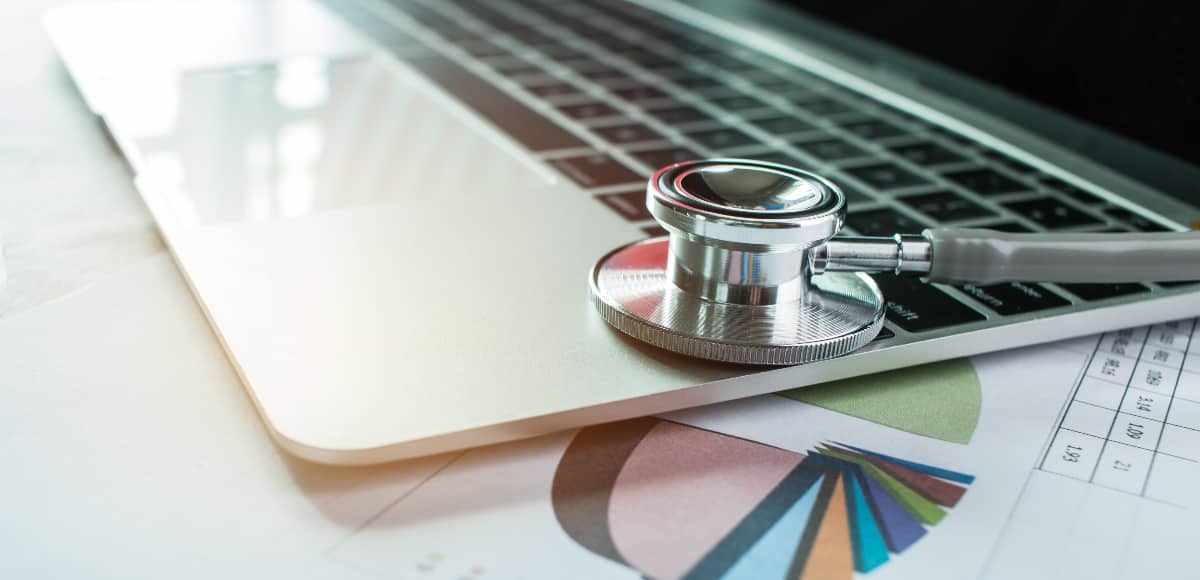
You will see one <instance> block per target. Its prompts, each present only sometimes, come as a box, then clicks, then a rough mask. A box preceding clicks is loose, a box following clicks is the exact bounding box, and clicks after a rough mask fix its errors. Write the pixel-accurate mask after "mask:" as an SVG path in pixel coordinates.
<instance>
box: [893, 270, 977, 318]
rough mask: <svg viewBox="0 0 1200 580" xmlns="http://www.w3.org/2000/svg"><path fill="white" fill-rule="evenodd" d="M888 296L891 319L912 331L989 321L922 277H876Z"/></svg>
mask: <svg viewBox="0 0 1200 580" xmlns="http://www.w3.org/2000/svg"><path fill="white" fill-rule="evenodd" d="M872 278H874V279H875V282H876V283H878V284H879V288H880V289H881V290H883V295H884V296H886V297H887V317H888V320H890V321H891V322H892V324H895V325H896V326H899V327H900V328H903V329H904V330H907V331H909V332H922V331H927V330H935V329H938V328H945V327H947V326H955V325H958V324H964V323H967V322H977V321H980V320H985V319H986V317H985V316H984V315H982V314H980V313H978V312H976V311H974V310H972V309H971V308H970V307H968V306H967V305H965V304H963V303H962V302H959V301H958V300H955V299H954V298H952V297H951V296H950V295H949V294H946V293H945V292H942V291H941V290H940V289H938V288H937V287H936V286H933V285H931V284H926V283H924V282H922V281H921V280H920V279H918V278H908V277H904V276H897V275H895V274H888V273H883V274H875V275H873V276H872Z"/></svg>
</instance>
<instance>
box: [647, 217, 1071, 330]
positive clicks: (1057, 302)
mask: <svg viewBox="0 0 1200 580" xmlns="http://www.w3.org/2000/svg"><path fill="white" fill-rule="evenodd" d="M643 197H645V196H643ZM958 289H959V290H962V292H963V293H964V294H966V295H967V296H970V297H971V298H972V299H974V300H975V301H977V302H979V303H980V304H983V305H984V306H987V307H988V308H991V309H992V310H994V311H996V312H998V313H1000V314H1021V313H1024V312H1036V311H1038V310H1045V309H1047V308H1057V307H1059V306H1066V305H1068V304H1070V303H1071V302H1070V301H1069V300H1067V299H1065V298H1063V297H1062V296H1059V295H1057V294H1055V293H1053V292H1051V291H1050V290H1047V289H1046V287H1045V286H1042V285H1040V284H1033V283H1029V282H1006V283H1002V284H991V285H987V286H976V285H974V284H965V285H962V286H959V287H958Z"/></svg>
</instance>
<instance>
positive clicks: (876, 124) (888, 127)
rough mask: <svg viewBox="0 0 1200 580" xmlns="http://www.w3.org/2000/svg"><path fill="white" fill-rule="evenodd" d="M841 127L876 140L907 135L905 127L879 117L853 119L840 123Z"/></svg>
mask: <svg viewBox="0 0 1200 580" xmlns="http://www.w3.org/2000/svg"><path fill="white" fill-rule="evenodd" d="M842 128H843V129H845V130H847V131H849V132H851V133H854V134H855V135H858V136H859V137H862V138H863V139H868V140H872V141H874V140H876V139H887V138H889V137H899V136H901V135H908V131H907V130H906V129H902V128H900V127H897V126H895V125H893V124H891V123H888V122H886V121H881V120H879V119H871V120H869V121H853V122H848V123H844V124H842Z"/></svg>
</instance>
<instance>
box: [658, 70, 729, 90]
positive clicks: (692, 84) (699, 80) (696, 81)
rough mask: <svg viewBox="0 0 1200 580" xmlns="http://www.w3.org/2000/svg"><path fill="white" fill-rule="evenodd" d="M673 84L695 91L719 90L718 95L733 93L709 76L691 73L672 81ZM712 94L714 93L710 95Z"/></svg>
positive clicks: (726, 86) (723, 84)
mask: <svg viewBox="0 0 1200 580" xmlns="http://www.w3.org/2000/svg"><path fill="white" fill-rule="evenodd" d="M671 82H673V83H675V84H677V85H679V86H681V87H683V88H685V89H691V90H693V91H701V92H706V93H707V92H709V91H711V90H712V89H718V90H717V91H716V93H722V92H726V93H727V92H731V91H732V88H731V87H730V86H729V85H727V84H725V83H723V82H721V81H719V80H717V79H714V78H712V77H710V76H708V75H704V74H700V73H693V72H690V71H689V74H688V75H687V76H679V77H674V78H672V79H671ZM709 94H712V93H709Z"/></svg>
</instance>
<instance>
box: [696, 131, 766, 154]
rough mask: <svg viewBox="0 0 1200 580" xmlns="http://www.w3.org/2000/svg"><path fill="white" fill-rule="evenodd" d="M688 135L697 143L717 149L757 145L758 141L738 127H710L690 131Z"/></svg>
mask: <svg viewBox="0 0 1200 580" xmlns="http://www.w3.org/2000/svg"><path fill="white" fill-rule="evenodd" d="M688 137H690V138H692V139H693V140H694V141H696V142H697V143H699V144H701V145H703V146H705V147H707V148H709V149H715V150H718V151H720V150H723V149H732V148H735V147H745V146H746V145H757V144H758V141H757V140H755V139H754V137H751V136H749V135H747V134H745V133H743V132H741V131H738V130H737V129H710V130H707V131H695V132H692V133H688Z"/></svg>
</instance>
